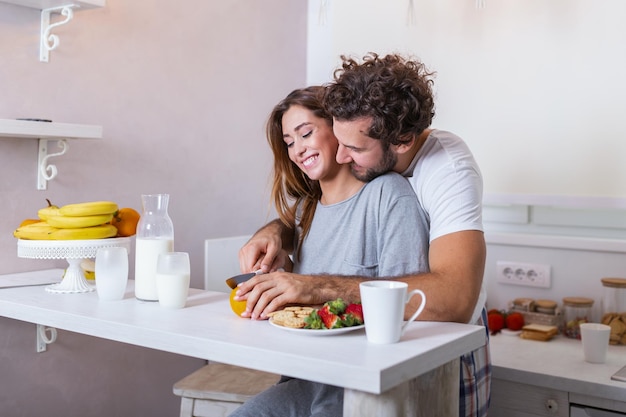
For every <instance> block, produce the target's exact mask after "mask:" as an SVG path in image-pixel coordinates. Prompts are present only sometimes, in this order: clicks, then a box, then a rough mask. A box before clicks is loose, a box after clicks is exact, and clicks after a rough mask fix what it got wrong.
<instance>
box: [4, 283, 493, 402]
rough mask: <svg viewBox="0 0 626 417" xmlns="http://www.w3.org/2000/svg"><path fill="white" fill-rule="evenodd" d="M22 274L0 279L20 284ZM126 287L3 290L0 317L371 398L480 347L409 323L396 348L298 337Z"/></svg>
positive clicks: (212, 305)
mask: <svg viewBox="0 0 626 417" xmlns="http://www.w3.org/2000/svg"><path fill="white" fill-rule="evenodd" d="M31 275H32V276H34V275H35V274H31ZM28 276H29V275H28V273H24V274H12V275H11V276H5V277H7V279H8V278H9V277H10V278H11V279H12V280H13V281H14V280H15V278H16V277H17V278H20V277H23V278H24V282H25V283H27V282H28ZM2 279H3V277H2V276H0V283H1V282H2ZM133 284H134V281H132V280H131V281H129V285H128V288H127V291H126V295H125V298H124V299H123V300H121V301H100V300H99V299H98V296H97V294H96V293H95V292H89V293H79V294H55V293H49V292H47V291H45V290H44V287H42V286H33V287H19V288H3V289H0V316H4V317H8V318H13V319H17V320H22V321H26V322H32V323H37V324H42V325H46V326H51V327H55V328H58V329H64V330H69V331H72V332H76V333H82V334H86V335H91V336H95V337H101V338H105V339H110V340H115V341H119V342H124V343H129V344H133V345H138V346H143V347H147V348H152V349H158V350H162V351H166V352H172V353H177V354H181V355H186V356H191V357H197V358H202V359H208V360H214V361H217V362H223V363H228V364H233V365H238V366H243V367H247V368H252V369H258V370H262V371H267V372H273V373H277V374H283V375H289V376H293V377H298V378H302V379H307V380H312V381H317V382H322V383H327V384H332V385H337V386H342V387H345V388H351V389H354V390H358V391H364V392H369V393H373V394H379V393H381V392H384V391H386V390H388V389H390V388H392V387H394V386H396V385H398V384H400V383H402V382H405V381H407V380H409V379H412V378H414V377H416V376H419V375H422V374H424V373H426V372H428V371H430V370H433V369H435V368H437V367H439V366H441V365H443V364H445V363H447V362H449V361H450V360H452V359H455V358H458V357H460V356H461V355H463V354H464V353H466V352H469V351H472V350H474V349H477V348H478V347H480V346H482V345H483V344H484V343H485V330H484V328H483V327H481V326H473V325H466V324H458V323H441V322H416V323H411V324H410V325H409V327H408V329H407V331H406V333H405V334H404V335H403V337H402V339H401V341H400V342H399V343H396V344H393V345H384V346H381V345H372V344H369V343H367V340H366V337H365V331H364V330H363V329H361V330H355V331H353V332H350V333H345V334H342V335H335V336H307V335H299V334H294V333H291V332H287V331H285V330H281V329H278V328H275V327H273V326H271V325H270V324H269V323H268V322H267V321H251V320H247V319H243V318H240V317H237V316H236V315H235V314H234V313H233V312H232V311H231V310H230V306H229V302H228V296H227V294H224V293H218V292H211V291H201V290H193V289H192V290H190V294H189V298H188V301H187V307H186V308H184V309H180V310H168V309H164V308H161V307H160V306H159V304H158V303H156V302H142V301H138V300H136V299H135V298H134V293H133ZM33 337H34V336H33Z"/></svg>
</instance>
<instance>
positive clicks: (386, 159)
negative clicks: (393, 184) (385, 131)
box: [350, 148, 398, 182]
mask: <svg viewBox="0 0 626 417" xmlns="http://www.w3.org/2000/svg"><path fill="white" fill-rule="evenodd" d="M397 162H398V156H397V155H396V154H395V153H394V152H393V151H391V150H390V149H389V148H387V149H386V150H385V151H384V152H383V157H382V160H381V161H380V163H379V164H378V165H376V166H375V167H373V168H367V169H366V170H365V172H358V171H356V170H355V169H354V165H355V164H354V162H352V163H351V164H350V170H351V171H352V175H354V176H355V177H356V179H358V180H359V181H363V182H370V181H371V180H373V179H374V178H376V177H378V176H380V175H382V174H385V173H387V172H389V171H391V170H392V169H393V167H394V166H396V163H397Z"/></svg>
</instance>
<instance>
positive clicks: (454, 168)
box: [402, 129, 487, 323]
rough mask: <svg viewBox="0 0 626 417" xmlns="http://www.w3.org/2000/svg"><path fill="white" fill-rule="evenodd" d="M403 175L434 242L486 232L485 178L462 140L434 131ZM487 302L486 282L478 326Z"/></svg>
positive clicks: (478, 309)
mask: <svg viewBox="0 0 626 417" xmlns="http://www.w3.org/2000/svg"><path fill="white" fill-rule="evenodd" d="M402 175H403V176H405V177H407V178H408V180H409V182H410V183H411V186H412V187H413V190H415V194H417V199H418V201H419V203H420V204H421V205H422V207H423V208H424V211H425V212H426V215H427V217H428V221H429V223H430V237H429V241H430V242H432V241H433V240H435V239H436V238H438V237H440V236H443V235H447V234H449V233H454V232H459V231H463V230H480V231H483V222H482V198H483V180H482V175H481V173H480V169H479V167H478V164H477V163H476V160H475V159H474V156H473V155H472V152H471V151H470V149H469V148H468V147H467V145H466V144H465V142H464V141H463V140H462V139H461V138H459V137H458V136H456V135H454V134H453V133H450V132H446V131H443V130H437V129H434V130H433V131H432V132H431V133H430V134H429V135H428V138H427V139H426V141H425V142H424V144H423V145H422V147H421V149H420V150H419V151H418V152H417V154H416V155H415V157H414V158H413V161H411V164H410V165H409V167H408V168H407V170H406V171H404V172H403V173H402ZM486 300H487V291H486V289H485V283H484V282H483V284H482V286H481V289H480V296H479V298H478V302H477V303H476V307H475V309H474V313H473V315H472V319H471V321H470V323H476V322H477V320H478V319H479V317H480V314H481V312H482V309H483V307H484V305H485V302H486Z"/></svg>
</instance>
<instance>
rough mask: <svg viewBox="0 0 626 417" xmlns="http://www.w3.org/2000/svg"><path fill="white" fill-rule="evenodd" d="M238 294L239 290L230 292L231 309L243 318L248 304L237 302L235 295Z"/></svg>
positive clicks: (235, 289) (234, 289)
mask: <svg viewBox="0 0 626 417" xmlns="http://www.w3.org/2000/svg"><path fill="white" fill-rule="evenodd" d="M236 292H237V288H233V290H232V291H231V292H230V308H231V309H232V310H233V312H234V313H235V314H236V315H238V316H240V317H241V313H243V312H244V311H246V302H245V301H237V300H235V293H236Z"/></svg>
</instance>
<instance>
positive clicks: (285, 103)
mask: <svg viewBox="0 0 626 417" xmlns="http://www.w3.org/2000/svg"><path fill="white" fill-rule="evenodd" d="M324 91H325V88H324V87H321V86H313V87H307V88H301V89H297V90H294V91H292V92H291V93H289V95H288V96H287V97H285V98H284V99H283V100H282V101H281V102H280V103H278V104H277V105H276V106H275V107H274V109H273V110H272V113H271V114H270V117H269V119H268V121H267V127H266V133H267V142H268V143H269V145H270V148H272V152H273V153H274V172H273V174H274V178H273V181H272V193H271V198H272V201H273V203H274V206H275V207H276V211H277V213H278V217H279V218H280V220H281V221H282V222H283V223H284V224H285V225H287V226H288V227H291V228H293V229H294V230H296V227H297V228H298V229H300V233H299V237H298V241H299V243H300V244H299V245H298V247H302V245H301V244H302V241H303V240H304V238H305V237H306V235H307V234H308V232H309V230H310V228H311V223H312V221H313V216H314V214H315V207H316V206H317V202H318V201H319V199H320V198H321V197H322V190H321V188H320V184H319V181H315V180H311V179H309V177H307V176H306V175H305V174H304V172H302V170H301V169H300V168H298V166H297V165H296V164H295V163H293V162H292V161H291V160H290V159H289V154H288V151H287V146H286V144H285V142H284V138H283V115H284V114H285V112H287V110H289V108H290V107H291V106H294V105H299V106H302V107H304V108H306V109H308V110H310V111H311V112H312V113H313V114H314V115H315V116H316V117H319V118H321V119H324V120H326V121H327V123H328V124H329V125H331V126H332V122H333V119H332V117H331V116H330V115H329V114H328V113H327V112H326V111H325V110H324V107H323V106H322V98H323V95H324ZM298 207H301V212H300V213H297V212H296V211H297V210H298ZM297 219H299V220H298V224H296V221H297Z"/></svg>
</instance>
